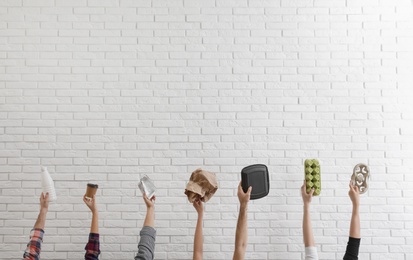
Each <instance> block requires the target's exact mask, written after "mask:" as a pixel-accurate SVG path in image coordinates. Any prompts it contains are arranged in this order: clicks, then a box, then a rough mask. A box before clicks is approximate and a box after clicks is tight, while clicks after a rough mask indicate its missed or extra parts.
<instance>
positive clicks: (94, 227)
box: [83, 195, 100, 260]
mask: <svg viewBox="0 0 413 260" xmlns="http://www.w3.org/2000/svg"><path fill="white" fill-rule="evenodd" d="M83 201H84V202H85V204H86V206H87V207H88V208H89V209H90V211H91V212H92V223H91V224H90V233H89V241H88V243H87V244H86V246H85V250H86V254H85V259H87V260H97V259H99V254H100V242H99V211H98V207H97V205H96V195H93V198H92V199H87V198H86V196H83Z"/></svg>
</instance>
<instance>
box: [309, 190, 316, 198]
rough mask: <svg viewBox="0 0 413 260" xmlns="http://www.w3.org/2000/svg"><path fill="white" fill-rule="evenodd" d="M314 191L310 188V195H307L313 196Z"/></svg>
mask: <svg viewBox="0 0 413 260" xmlns="http://www.w3.org/2000/svg"><path fill="white" fill-rule="evenodd" d="M314 191H315V189H314V188H312V189H311V190H310V193H309V195H310V196H313V194H314Z"/></svg>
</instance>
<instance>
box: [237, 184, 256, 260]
mask: <svg viewBox="0 0 413 260" xmlns="http://www.w3.org/2000/svg"><path fill="white" fill-rule="evenodd" d="M251 191H252V187H249V188H248V191H247V193H244V191H243V190H242V187H241V182H240V183H239V185H238V194H237V195H238V200H239V203H240V209H239V215H238V222H237V231H236V233H235V251H234V257H233V260H242V259H244V257H245V251H246V249H247V242H248V225H247V217H248V215H247V214H248V202H249V201H250V196H251Z"/></svg>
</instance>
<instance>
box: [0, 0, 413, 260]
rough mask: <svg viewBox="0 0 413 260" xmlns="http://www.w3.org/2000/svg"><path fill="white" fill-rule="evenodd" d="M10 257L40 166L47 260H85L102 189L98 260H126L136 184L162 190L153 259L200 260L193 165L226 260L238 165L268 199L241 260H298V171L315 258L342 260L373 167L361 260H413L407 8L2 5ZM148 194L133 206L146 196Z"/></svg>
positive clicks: (233, 2)
mask: <svg viewBox="0 0 413 260" xmlns="http://www.w3.org/2000/svg"><path fill="white" fill-rule="evenodd" d="M0 34H1V35H0V36H1V37H0V148H1V149H0V185H1V187H0V195H1V197H0V199H1V201H0V227H1V228H0V250H1V257H0V258H1V259H18V258H19V257H21V255H22V252H23V249H24V248H25V244H26V243H27V239H28V234H29V230H30V228H31V227H32V226H33V224H34V222H35V218H36V216H37V210H38V205H37V202H38V196H39V194H40V192H41V190H40V182H39V179H40V174H39V171H40V165H46V166H48V167H49V169H50V172H51V173H52V175H53V177H54V179H55V182H56V187H57V189H58V190H57V193H58V202H57V203H56V204H54V205H51V206H50V212H49V214H48V221H47V223H46V225H47V227H46V236H45V241H44V244H43V252H42V258H43V259H81V258H82V256H83V254H84V250H83V248H84V244H85V242H86V239H87V233H88V229H89V224H90V215H89V213H88V211H87V209H86V207H85V206H84V205H83V202H82V200H81V196H82V195H83V194H84V190H85V185H86V182H87V181H88V180H96V181H97V182H98V183H99V185H100V189H99V192H98V200H99V208H100V211H101V215H100V217H101V220H100V227H101V234H102V247H101V249H102V252H103V253H102V255H101V259H132V258H133V256H134V252H136V249H137V248H136V245H137V241H138V237H137V235H138V232H139V229H140V227H141V226H142V224H143V218H144V209H145V207H144V204H143V202H142V200H141V199H140V198H137V197H135V194H136V190H137V189H136V188H137V186H136V185H137V181H138V179H139V177H140V175H142V174H148V175H149V176H150V177H151V178H152V179H154V180H155V182H156V186H157V187H158V189H159V190H158V200H157V206H156V226H157V229H158V237H157V245H156V258H157V259H190V258H191V257H192V253H191V252H192V247H193V244H192V241H193V233H194V227H195V219H196V215H195V211H194V210H193V208H192V205H190V204H188V203H187V201H186V198H185V196H184V194H183V192H184V188H185V185H186V182H187V180H188V178H189V176H190V173H191V172H192V171H193V170H194V169H195V168H197V167H202V168H204V169H206V170H209V171H213V172H216V173H217V175H218V179H219V182H220V188H219V190H218V193H217V194H216V196H215V197H214V198H213V199H212V200H211V201H210V202H208V203H207V205H206V213H205V221H204V232H205V247H204V249H205V259H230V258H231V257H232V251H233V243H234V234H235V225H236V218H237V210H238V203H237V198H236V186H237V184H238V181H239V179H240V174H239V172H240V170H241V168H242V167H244V166H246V165H248V164H252V163H264V164H267V165H268V166H269V169H270V172H271V192H270V194H269V196H268V197H267V198H265V199H261V200H257V201H253V202H251V206H250V208H249V245H248V253H247V258H248V259H300V258H301V256H302V251H303V245H302V234H301V219H302V212H301V198H300V197H299V191H298V190H299V187H300V185H301V180H302V178H303V176H302V175H303V170H302V163H303V160H304V159H305V158H312V157H315V158H319V159H320V161H321V163H322V176H323V183H322V184H323V189H322V195H321V196H320V198H316V199H315V200H314V203H313V204H314V214H313V219H314V223H313V225H314V229H315V235H316V241H317V243H318V247H319V250H320V258H321V259H330V260H331V259H341V257H342V255H343V251H344V248H345V244H346V239H347V234H348V228H349V220H350V210H351V207H350V201H349V199H348V198H347V182H348V179H349V177H350V175H351V172H352V168H353V166H354V165H355V164H356V163H359V162H365V163H368V164H369V165H370V167H371V170H372V183H371V189H370V191H369V193H368V194H367V195H363V197H362V207H361V219H362V236H363V240H362V247H361V253H360V259H363V260H381V259H386V260H388V259H392V260H394V259H400V260H410V259H413V207H412V205H413V188H412V187H413V175H412V171H413V166H412V157H413V102H411V100H412V98H413V88H412V87H413V86H412V82H413V73H412V70H413V63H412V61H413V8H412V3H411V1H410V0H397V1H384V0H368V1H367V0H363V1H359V0H334V1H333V0H314V1H312V0H272V1H266V0H248V1H247V0H220V1H218V0H217V1H214V0H203V1H195V0H173V1H170V0H168V1H165V0H152V1H149V0H145V1H143V0H133V1H131V0H71V1H66V0H0ZM138 194H139V192H138Z"/></svg>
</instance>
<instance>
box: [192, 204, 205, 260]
mask: <svg viewBox="0 0 413 260" xmlns="http://www.w3.org/2000/svg"><path fill="white" fill-rule="evenodd" d="M193 205H194V208H195V209H196V212H197V213H198V220H197V222H196V229H195V236H194V255H193V259H194V260H202V255H203V252H204V249H203V247H204V237H203V234H202V219H203V215H204V205H203V204H202V201H200V200H196V201H194V203H193Z"/></svg>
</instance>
